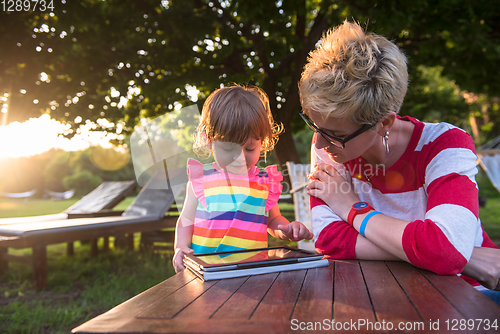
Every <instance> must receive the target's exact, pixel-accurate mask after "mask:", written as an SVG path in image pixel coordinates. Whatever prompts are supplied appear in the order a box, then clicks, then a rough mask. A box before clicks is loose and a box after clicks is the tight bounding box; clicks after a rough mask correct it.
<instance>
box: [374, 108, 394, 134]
mask: <svg viewBox="0 0 500 334" xmlns="http://www.w3.org/2000/svg"><path fill="white" fill-rule="evenodd" d="M380 122H381V124H382V126H381V127H380V128H379V130H378V134H379V135H381V136H385V134H386V132H391V129H392V127H393V126H394V123H395V122H396V113H395V112H394V111H391V112H390V113H388V114H387V115H386V116H385V117H384V118H382V119H381V120H380Z"/></svg>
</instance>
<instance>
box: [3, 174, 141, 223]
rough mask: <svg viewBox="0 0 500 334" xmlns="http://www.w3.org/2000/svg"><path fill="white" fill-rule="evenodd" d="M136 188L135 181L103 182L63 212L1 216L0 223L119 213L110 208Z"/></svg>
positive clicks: (31, 221)
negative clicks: (28, 215) (12, 216)
mask: <svg viewBox="0 0 500 334" xmlns="http://www.w3.org/2000/svg"><path fill="white" fill-rule="evenodd" d="M136 188H137V183H136V182H135V181H107V182H103V183H102V184H101V185H99V186H98V187H97V188H95V189H94V190H92V191H91V192H90V193H88V194H87V195H86V196H84V197H82V198H81V199H80V200H79V201H78V202H76V203H75V204H73V205H72V206H70V207H69V208H67V209H66V210H64V212H60V213H56V214H51V215H42V216H31V217H15V218H1V219H0V225H10V224H26V223H36V222H44V221H53V220H60V219H71V218H83V217H101V216H109V215H120V214H121V213H122V212H120V211H111V209H112V208H114V207H115V206H116V205H117V204H118V203H120V202H121V201H123V200H124V199H125V198H126V197H127V196H129V195H130V194H131V193H132V192H133V191H134V190H135V189H136Z"/></svg>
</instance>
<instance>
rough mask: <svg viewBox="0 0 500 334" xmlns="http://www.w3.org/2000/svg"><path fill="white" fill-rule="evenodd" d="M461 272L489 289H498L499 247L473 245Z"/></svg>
mask: <svg viewBox="0 0 500 334" xmlns="http://www.w3.org/2000/svg"><path fill="white" fill-rule="evenodd" d="M462 274H463V275H465V276H468V277H471V278H474V279H475V280H476V281H478V282H479V283H480V284H481V285H482V286H484V287H486V288H488V289H490V290H499V291H500V284H499V279H500V249H497V248H488V247H474V250H473V251H472V256H471V258H470V260H469V262H468V263H467V264H466V265H465V268H464V271H462Z"/></svg>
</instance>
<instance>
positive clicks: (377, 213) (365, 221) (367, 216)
mask: <svg viewBox="0 0 500 334" xmlns="http://www.w3.org/2000/svg"><path fill="white" fill-rule="evenodd" d="M379 214H383V213H382V212H378V211H373V212H370V213H369V214H367V215H366V217H365V218H364V219H363V221H362V222H361V225H360V226H359V233H361V235H362V236H363V237H365V238H366V236H365V228H366V224H367V223H368V221H369V220H370V218H371V217H373V216H375V215H379Z"/></svg>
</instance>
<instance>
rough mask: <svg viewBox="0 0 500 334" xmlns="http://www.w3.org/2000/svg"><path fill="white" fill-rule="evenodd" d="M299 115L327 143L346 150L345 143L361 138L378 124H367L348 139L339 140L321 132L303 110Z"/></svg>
mask: <svg viewBox="0 0 500 334" xmlns="http://www.w3.org/2000/svg"><path fill="white" fill-rule="evenodd" d="M299 115H300V117H302V119H303V120H304V122H306V124H307V125H308V126H309V128H310V129H311V130H313V131H314V132H317V133H319V134H320V135H322V136H323V138H325V140H326V141H327V142H329V143H330V144H332V145H334V146H335V147H338V148H341V149H345V143H347V142H348V141H349V140H351V139H353V138H355V137H357V136H359V135H360V134H362V133H363V132H366V131H368V130H370V129H371V128H373V127H374V126H375V124H377V123H374V124H365V125H363V126H362V127H361V128H359V129H358V130H356V131H354V132H353V133H351V134H350V135H348V136H347V137H344V138H338V137H335V136H331V135H329V134H328V133H326V132H324V131H323V130H320V129H319V128H318V127H317V126H316V124H314V122H313V121H312V120H311V119H310V118H309V117H307V115H306V114H305V113H304V110H301V111H300V112H299Z"/></svg>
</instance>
